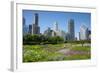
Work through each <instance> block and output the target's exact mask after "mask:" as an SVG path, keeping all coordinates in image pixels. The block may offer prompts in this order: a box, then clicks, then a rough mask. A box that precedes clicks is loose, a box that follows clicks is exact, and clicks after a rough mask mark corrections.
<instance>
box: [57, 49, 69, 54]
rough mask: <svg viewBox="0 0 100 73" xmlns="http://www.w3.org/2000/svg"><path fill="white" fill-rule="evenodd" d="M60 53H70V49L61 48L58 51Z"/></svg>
mask: <svg viewBox="0 0 100 73" xmlns="http://www.w3.org/2000/svg"><path fill="white" fill-rule="evenodd" d="M58 53H62V54H65V55H68V54H69V53H70V49H65V48H64V49H61V50H59V51H58Z"/></svg>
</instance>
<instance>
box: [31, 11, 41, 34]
mask: <svg viewBox="0 0 100 73" xmlns="http://www.w3.org/2000/svg"><path fill="white" fill-rule="evenodd" d="M38 22H39V17H38V14H37V13H35V23H34V24H33V25H32V34H40V27H39V26H38V25H39V24H38Z"/></svg>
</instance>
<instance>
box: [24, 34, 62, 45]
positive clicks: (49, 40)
mask: <svg viewBox="0 0 100 73" xmlns="http://www.w3.org/2000/svg"><path fill="white" fill-rule="evenodd" d="M63 41H64V40H63V38H61V37H59V36H55V37H48V36H44V35H36V34H34V35H30V34H28V35H25V36H23V44H24V45H25V44H29V45H34V44H35V45H36V44H58V43H63Z"/></svg>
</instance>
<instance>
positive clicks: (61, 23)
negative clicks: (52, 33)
mask: <svg viewBox="0 0 100 73" xmlns="http://www.w3.org/2000/svg"><path fill="white" fill-rule="evenodd" d="M35 13H38V14H39V22H38V25H39V26H40V27H41V28H40V32H41V33H43V32H44V31H45V30H46V29H47V28H48V27H50V28H52V29H53V24H54V22H57V23H58V27H59V29H60V30H63V31H64V32H68V20H69V19H73V20H74V21H75V23H74V25H75V37H77V33H78V32H79V31H80V26H81V25H86V26H87V27H88V28H89V30H91V26H90V24H91V19H90V18H91V14H90V13H79V12H58V11H57V12H55V11H34V10H23V17H24V18H25V20H26V21H25V22H26V23H25V25H29V24H34V23H35V22H34V21H35V19H34V14H35Z"/></svg>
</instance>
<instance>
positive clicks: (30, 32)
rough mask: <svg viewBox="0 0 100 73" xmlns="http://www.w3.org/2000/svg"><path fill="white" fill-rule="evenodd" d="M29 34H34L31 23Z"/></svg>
mask: <svg viewBox="0 0 100 73" xmlns="http://www.w3.org/2000/svg"><path fill="white" fill-rule="evenodd" d="M29 34H32V25H31V24H30V25H29Z"/></svg>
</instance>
